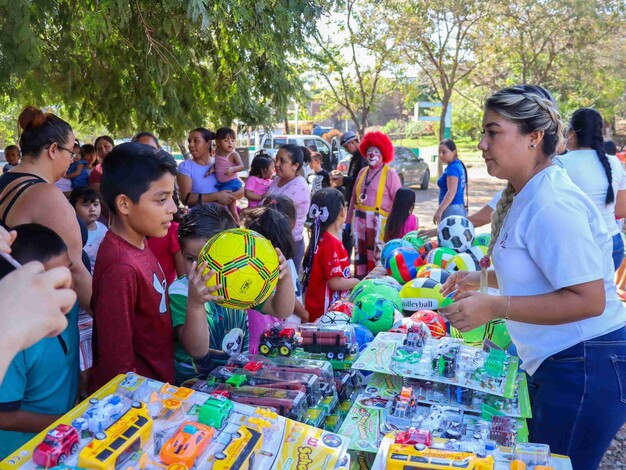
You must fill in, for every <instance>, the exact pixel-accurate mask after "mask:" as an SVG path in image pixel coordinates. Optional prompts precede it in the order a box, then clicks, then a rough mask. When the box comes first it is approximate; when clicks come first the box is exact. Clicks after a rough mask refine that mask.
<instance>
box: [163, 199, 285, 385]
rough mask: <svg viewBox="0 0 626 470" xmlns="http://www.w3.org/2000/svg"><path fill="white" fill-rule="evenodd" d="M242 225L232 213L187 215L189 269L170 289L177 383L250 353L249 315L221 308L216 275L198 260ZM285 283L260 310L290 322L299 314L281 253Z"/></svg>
mask: <svg viewBox="0 0 626 470" xmlns="http://www.w3.org/2000/svg"><path fill="white" fill-rule="evenodd" d="M235 227H237V225H236V224H235V221H234V220H233V218H232V217H231V215H230V213H229V212H228V209H227V208H225V207H224V206H221V205H219V204H206V205H203V206H198V207H196V208H194V210H193V211H191V212H190V213H189V214H186V215H185V216H184V218H183V220H182V221H181V223H180V225H179V227H178V238H179V241H180V248H181V251H182V253H183V257H184V259H185V264H186V266H187V276H183V277H181V278H179V279H177V280H176V281H174V283H172V285H171V286H170V287H169V290H168V292H169V297H170V309H171V314H172V324H173V326H174V333H175V373H176V383H182V382H184V381H185V380H188V379H191V378H194V377H197V376H198V375H202V374H205V373H208V372H209V371H210V370H212V369H213V368H214V367H216V366H217V365H221V364H224V363H225V362H226V361H227V360H228V359H229V358H230V356H232V355H236V354H239V353H242V352H244V353H247V352H248V346H249V339H250V334H249V330H248V313H247V311H245V310H239V309H233V308H227V307H224V306H222V305H219V304H217V303H216V302H217V301H220V300H222V298H221V297H219V296H215V295H213V292H216V291H217V290H218V289H219V288H220V287H221V286H220V285H219V284H218V285H216V286H213V287H210V288H208V287H206V283H207V281H208V280H209V279H210V278H211V277H212V276H213V275H214V274H215V272H214V271H209V272H207V273H206V274H205V275H201V273H202V272H204V271H205V268H206V265H205V264H201V265H199V266H198V255H199V254H200V251H201V250H202V248H203V246H204V245H205V244H206V242H207V241H208V240H209V239H211V238H212V237H213V236H214V235H216V234H218V233H220V232H223V231H224V230H228V229H231V228H235ZM276 252H277V253H278V259H279V263H280V265H279V271H280V275H279V281H278V283H277V284H276V290H275V291H274V293H273V294H271V295H270V296H269V297H268V298H267V300H266V301H265V302H263V303H262V304H261V305H258V306H256V307H254V309H255V310H257V311H259V312H261V313H264V314H267V315H272V316H275V317H277V318H288V317H289V316H290V315H291V313H292V312H293V310H294V302H295V292H294V288H293V281H292V280H291V272H290V269H289V264H288V262H287V261H286V260H285V257H284V256H283V254H282V252H281V251H280V250H279V249H278V248H277V249H276Z"/></svg>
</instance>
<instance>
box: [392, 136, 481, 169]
mask: <svg viewBox="0 0 626 470" xmlns="http://www.w3.org/2000/svg"><path fill="white" fill-rule="evenodd" d="M394 143H395V144H396V145H403V146H405V147H409V148H412V149H416V148H425V147H437V144H438V143H439V139H438V138H437V137H435V136H433V135H428V136H424V137H420V138H419V139H396V140H394ZM454 143H456V146H457V150H458V153H459V156H460V157H461V159H462V160H463V161H464V162H469V163H474V162H478V161H482V157H481V153H480V150H478V148H477V147H476V146H477V145H478V142H477V141H475V140H474V139H471V138H469V137H462V138H458V139H454Z"/></svg>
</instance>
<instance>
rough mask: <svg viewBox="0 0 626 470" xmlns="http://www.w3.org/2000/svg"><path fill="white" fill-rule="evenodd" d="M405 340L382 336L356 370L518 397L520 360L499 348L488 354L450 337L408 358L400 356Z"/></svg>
mask: <svg viewBox="0 0 626 470" xmlns="http://www.w3.org/2000/svg"><path fill="white" fill-rule="evenodd" d="M405 339H406V335H404V334H402V333H389V332H387V333H381V334H379V335H378V336H377V337H376V338H375V340H374V341H373V342H372V343H371V344H370V345H369V346H368V347H367V348H366V349H365V350H364V351H363V352H361V355H360V356H359V359H358V361H357V362H356V363H355V364H354V365H353V368H354V369H361V370H368V371H372V372H381V373H384V374H389V375H399V376H404V377H411V378H416V379H421V380H429V381H433V382H440V383H445V384H450V385H458V386H461V387H464V388H470V389H473V390H477V391H480V392H485V393H489V394H491V395H497V396H501V397H506V398H513V396H514V395H515V389H516V388H517V386H518V380H517V374H518V372H517V368H518V364H519V359H518V358H517V357H515V356H510V355H508V354H507V353H506V352H504V351H501V350H497V349H492V350H491V351H489V352H486V351H483V350H481V349H477V348H474V347H471V346H466V345H465V344H463V342H462V341H461V340H458V339H455V338H448V337H446V338H441V339H439V340H436V339H433V338H427V339H426V342H425V345H424V347H423V348H421V349H416V350H415V351H414V353H413V356H412V358H407V355H406V354H398V349H400V350H402V349H401V348H402V347H403V343H404V341H405Z"/></svg>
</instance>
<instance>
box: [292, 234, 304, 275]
mask: <svg viewBox="0 0 626 470" xmlns="http://www.w3.org/2000/svg"><path fill="white" fill-rule="evenodd" d="M294 245H295V246H294V247H295V249H296V252H295V253H294V255H293V263H294V264H295V265H296V270H297V271H298V274H300V273H301V272H302V260H303V258H304V239H300V240H298V241H297V242H295V243H294Z"/></svg>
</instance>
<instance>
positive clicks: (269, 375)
mask: <svg viewBox="0 0 626 470" xmlns="http://www.w3.org/2000/svg"><path fill="white" fill-rule="evenodd" d="M255 369H256V368H255ZM208 378H209V379H211V378H215V380H216V381H217V382H220V383H226V384H229V385H233V386H234V387H241V386H243V385H248V386H257V387H265V388H275V389H280V390H295V391H300V392H303V393H304V394H305V395H306V400H307V403H308V405H309V406H317V404H318V403H319V402H320V400H321V398H322V394H321V391H320V380H319V377H318V376H317V375H313V374H307V373H302V372H291V371H289V370H277V369H266V368H265V367H261V368H259V369H256V370H252V369H251V368H250V367H249V365H247V366H246V367H245V368H243V369H238V368H236V367H231V366H223V367H218V368H217V369H215V370H213V371H212V372H211V373H210V374H209V377H208Z"/></svg>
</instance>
